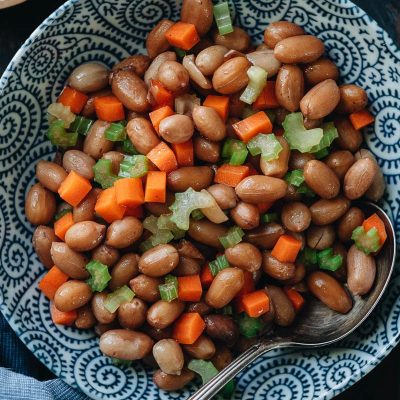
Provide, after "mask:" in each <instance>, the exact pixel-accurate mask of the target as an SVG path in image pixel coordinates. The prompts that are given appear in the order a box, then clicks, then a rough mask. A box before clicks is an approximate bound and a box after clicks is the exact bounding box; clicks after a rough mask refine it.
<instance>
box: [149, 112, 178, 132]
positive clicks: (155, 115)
mask: <svg viewBox="0 0 400 400" xmlns="http://www.w3.org/2000/svg"><path fill="white" fill-rule="evenodd" d="M174 114H175V113H174V110H173V109H172V108H171V107H170V106H163V107H160V108H157V110H154V111H152V112H151V113H149V117H150V120H151V123H152V124H153V126H154V129H155V130H156V132H157V133H158V128H159V127H160V122H161V121H162V120H163V119H164V118H167V117H169V116H171V115H174Z"/></svg>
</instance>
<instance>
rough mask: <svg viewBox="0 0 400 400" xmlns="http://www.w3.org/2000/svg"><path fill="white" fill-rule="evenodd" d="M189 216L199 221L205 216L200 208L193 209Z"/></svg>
mask: <svg viewBox="0 0 400 400" xmlns="http://www.w3.org/2000/svg"><path fill="white" fill-rule="evenodd" d="M190 216H191V217H192V218H193V219H194V220H195V221H200V220H201V219H203V218H204V217H205V215H204V214H203V213H202V212H201V211H200V210H193V211H192V213H191V214H190Z"/></svg>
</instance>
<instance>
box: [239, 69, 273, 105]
mask: <svg viewBox="0 0 400 400" xmlns="http://www.w3.org/2000/svg"><path fill="white" fill-rule="evenodd" d="M247 76H248V77H249V83H248V84H247V86H246V89H245V90H244V91H243V93H242V95H241V96H240V100H241V101H243V103H246V104H253V103H254V102H255V101H256V100H257V97H258V96H259V95H260V93H261V92H262V91H263V89H264V87H265V85H266V84H267V76H268V74H267V71H265V69H263V68H261V67H258V66H256V65H252V66H251V67H250V68H249V69H248V70H247Z"/></svg>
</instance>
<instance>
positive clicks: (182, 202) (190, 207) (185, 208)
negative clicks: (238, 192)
mask: <svg viewBox="0 0 400 400" xmlns="http://www.w3.org/2000/svg"><path fill="white" fill-rule="evenodd" d="M213 204H214V202H213V198H212V197H211V195H207V194H206V193H204V192H196V191H195V190H193V189H192V188H189V189H187V190H186V191H185V192H183V193H175V201H174V203H173V204H172V206H171V207H170V208H169V209H170V210H171V211H172V217H171V221H172V222H174V223H175V225H176V226H177V227H178V228H179V229H182V230H184V231H187V230H188V229H189V222H190V214H191V213H192V211H194V210H197V209H199V208H208V207H212V206H213Z"/></svg>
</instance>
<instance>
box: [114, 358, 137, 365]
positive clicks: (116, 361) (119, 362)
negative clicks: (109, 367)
mask: <svg viewBox="0 0 400 400" xmlns="http://www.w3.org/2000/svg"><path fill="white" fill-rule="evenodd" d="M111 361H112V363H113V364H114V365H116V366H117V367H130V366H131V365H132V361H131V360H122V359H121V358H115V357H111Z"/></svg>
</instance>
